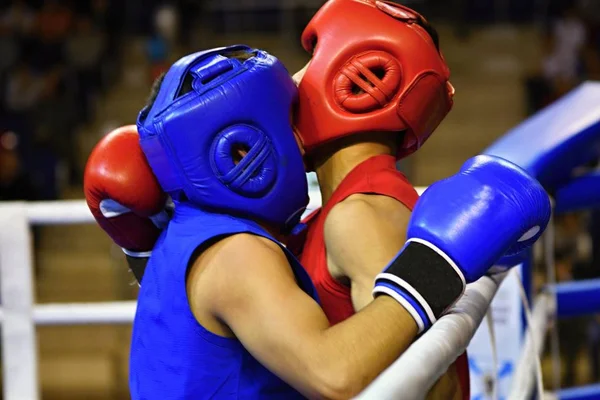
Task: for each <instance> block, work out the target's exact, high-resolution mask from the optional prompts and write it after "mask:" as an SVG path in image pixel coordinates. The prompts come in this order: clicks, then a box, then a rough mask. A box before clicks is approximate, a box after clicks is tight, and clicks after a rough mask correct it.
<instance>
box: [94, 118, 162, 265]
mask: <svg viewBox="0 0 600 400" xmlns="http://www.w3.org/2000/svg"><path fill="white" fill-rule="evenodd" d="M84 191H85V198H86V201H87V204H88V207H89V208H90V210H91V211H92V214H93V215H94V218H96V221H97V222H98V224H99V225H100V226H101V227H102V229H104V231H105V232H106V233H108V235H109V236H110V237H111V238H112V240H113V241H114V242H115V243H116V244H117V245H119V246H121V248H122V249H123V251H124V252H125V254H127V255H129V256H132V257H148V256H149V255H150V251H151V250H152V248H153V247H154V243H155V242H156V240H157V238H158V235H159V234H160V232H161V231H162V229H163V228H164V227H165V226H166V224H167V223H168V221H169V216H168V214H167V212H166V210H165V205H166V202H167V195H166V193H165V192H163V190H162V189H161V187H160V185H159V184H158V181H157V180H156V177H155V176H154V174H153V173H152V170H151V169H150V166H149V165H148V162H147V161H146V158H145V156H144V153H143V152H142V149H141V148H140V144H139V136H138V133H137V128H136V127H135V125H128V126H124V127H121V128H118V129H116V130H114V131H112V132H111V133H109V134H108V135H107V136H105V137H104V138H102V140H100V142H99V143H98V144H97V145H96V147H95V148H94V150H93V151H92V154H91V155H90V157H89V159H88V162H87V165H86V168H85V175H84Z"/></svg>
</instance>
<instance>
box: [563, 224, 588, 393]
mask: <svg viewBox="0 0 600 400" xmlns="http://www.w3.org/2000/svg"><path fill="white" fill-rule="evenodd" d="M555 221H556V235H555V243H554V244H555V266H556V277H557V280H558V281H571V280H581V279H587V278H589V277H590V274H593V271H592V269H593V268H592V265H591V263H590V260H591V257H592V242H591V238H590V235H589V234H588V233H587V231H586V229H585V228H586V226H585V218H584V215H582V214H580V213H569V214H564V215H559V216H557V217H556V220H555ZM592 324H593V321H592V318H589V317H587V316H586V317H575V318H567V319H561V320H560V321H559V325H558V326H559V337H560V347H561V350H562V351H561V353H562V355H563V359H564V360H565V364H566V365H565V376H564V386H566V387H571V386H574V385H576V384H577V383H578V382H576V381H575V377H576V375H577V374H576V362H577V360H578V359H579V356H580V354H581V351H582V350H584V349H586V345H587V349H586V350H588V351H589V350H590V349H592V348H593V343H592V342H590V341H588V343H587V344H586V341H585V338H586V336H588V335H589V331H590V326H592Z"/></svg>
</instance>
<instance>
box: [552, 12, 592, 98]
mask: <svg viewBox="0 0 600 400" xmlns="http://www.w3.org/2000/svg"><path fill="white" fill-rule="evenodd" d="M548 39H549V41H550V43H549V49H550V53H549V54H547V55H546V57H545V58H544V60H543V61H542V70H543V74H544V77H545V78H546V79H547V80H548V82H550V84H551V86H552V88H553V89H554V92H555V95H556V96H561V95H563V94H564V93H566V92H568V91H569V90H571V89H572V88H573V87H575V86H576V85H577V84H578V82H579V80H580V75H579V71H580V68H579V67H580V63H581V57H582V52H583V49H584V47H585V44H586V27H585V24H584V22H583V20H582V19H581V18H580V16H579V13H578V9H577V5H576V3H575V2H567V3H566V5H565V8H564V9H563V11H562V13H561V15H560V17H559V18H558V19H557V20H556V21H555V22H554V23H553V24H552V28H551V33H550V37H549V38H548Z"/></svg>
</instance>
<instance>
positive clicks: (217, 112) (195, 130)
mask: <svg viewBox="0 0 600 400" xmlns="http://www.w3.org/2000/svg"><path fill="white" fill-rule="evenodd" d="M232 53H235V54H236V55H237V56H236V57H230V56H229V55H231V54H232ZM240 55H242V56H243V57H240ZM296 98H297V89H296V87H295V85H294V83H293V81H292V79H291V77H290V76H289V74H288V72H287V70H286V69H285V67H284V66H283V64H281V63H280V62H279V60H277V59H276V58H275V57H273V56H272V55H270V54H268V53H266V52H264V51H260V50H255V49H251V48H249V47H247V46H241V45H239V46H230V47H226V48H217V49H213V50H208V51H203V52H199V53H194V54H191V55H188V56H186V57H184V58H182V59H180V60H179V61H177V62H176V63H175V64H174V65H173V66H172V67H171V68H170V69H169V71H168V72H167V74H166V76H165V78H164V80H163V82H162V84H161V86H160V88H159V90H158V94H157V96H156V99H155V101H154V103H153V104H152V105H151V106H149V108H146V109H144V110H142V111H141V112H140V114H139V116H138V121H137V126H138V131H139V134H140V144H141V147H142V149H143V151H144V153H145V155H146V158H147V159H148V163H149V164H150V166H151V168H152V170H153V171H154V173H155V175H156V177H157V178H158V181H159V182H160V184H161V186H162V188H163V189H164V190H165V191H166V192H167V193H169V194H170V195H171V196H172V197H173V199H174V200H175V201H183V200H187V201H189V202H191V203H192V204H194V205H197V206H199V207H203V208H205V209H209V210H212V211H215V212H223V213H230V214H234V215H237V216H241V217H245V218H255V219H259V220H261V221H265V222H268V223H271V224H275V225H277V226H279V227H281V228H282V229H284V228H289V227H292V226H293V225H295V224H296V223H297V222H298V221H299V218H300V216H301V214H302V212H303V211H304V209H305V207H306V205H307V204H308V188H307V182H306V175H305V170H304V163H303V161H302V155H301V152H300V149H299V147H298V144H297V142H296V139H295V137H294V133H293V131H292V127H291V124H290V110H291V107H292V104H293V103H294V102H295V101H296ZM240 149H243V151H244V153H245V154H244V155H243V156H240V155H238V150H240Z"/></svg>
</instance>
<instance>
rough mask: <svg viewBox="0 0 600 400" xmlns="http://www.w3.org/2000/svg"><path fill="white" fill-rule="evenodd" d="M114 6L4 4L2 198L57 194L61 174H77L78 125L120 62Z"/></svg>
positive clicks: (55, 0) (0, 23)
mask: <svg viewBox="0 0 600 400" xmlns="http://www.w3.org/2000/svg"><path fill="white" fill-rule="evenodd" d="M110 6H111V2H110V1H108V0H95V1H92V2H76V1H73V2H67V1H60V0H43V1H26V0H14V1H10V2H8V3H7V4H4V7H3V9H2V10H1V12H0V54H2V57H0V128H1V131H0V135H2V136H1V138H0V165H1V166H2V171H3V172H2V174H1V175H0V176H1V178H2V180H1V181H0V200H11V199H27V200H33V199H54V198H57V195H58V193H57V188H58V185H59V182H58V181H57V180H58V179H59V177H61V176H62V177H63V178H64V180H66V181H67V182H68V183H74V184H77V183H79V182H80V180H81V176H82V171H80V170H79V168H78V163H77V162H76V158H77V142H76V139H75V132H76V129H77V128H78V127H79V126H81V125H82V124H85V123H87V122H89V120H90V119H91V118H92V117H93V112H94V103H95V100H96V98H97V96H98V95H99V94H100V93H101V92H102V91H103V90H106V88H107V87H109V86H110V85H111V83H112V82H113V81H114V79H115V73H116V68H117V63H118V62H119V59H118V56H117V55H118V54H119V51H118V34H119V30H118V29H114V26H115V25H117V24H116V23H115V21H114V20H112V19H111V18H113V16H114V13H111V12H110V11H111V10H110ZM58 171H63V172H64V173H62V174H60V173H58ZM19 182H28V185H27V188H24V186H23V184H22V183H19Z"/></svg>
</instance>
